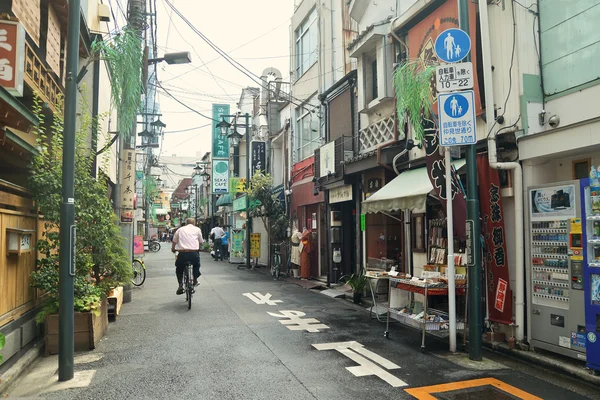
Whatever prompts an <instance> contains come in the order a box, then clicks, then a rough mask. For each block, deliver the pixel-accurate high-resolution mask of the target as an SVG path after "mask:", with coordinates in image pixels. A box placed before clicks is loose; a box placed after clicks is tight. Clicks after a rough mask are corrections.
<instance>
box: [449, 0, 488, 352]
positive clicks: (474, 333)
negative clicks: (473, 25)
mask: <svg viewBox="0 0 600 400" xmlns="http://www.w3.org/2000/svg"><path fill="white" fill-rule="evenodd" d="M458 25H459V28H460V29H461V30H463V31H464V32H466V33H467V34H469V32H470V30H469V0H458ZM473 47H475V45H473ZM465 61H467V62H468V61H471V54H470V53H469V55H468V56H467V57H466V58H465ZM486 107H493V104H486ZM476 146H477V145H475V144H471V145H467V146H466V147H467V151H466V153H467V154H466V155H467V233H470V242H468V243H467V246H468V247H469V248H470V249H471V255H472V257H473V264H472V265H469V266H468V269H469V271H468V285H469V286H468V287H469V299H468V302H469V304H468V305H469V307H468V310H469V358H470V359H471V360H475V361H481V333H482V332H481V316H482V310H481V244H480V242H479V237H480V235H481V233H480V232H481V227H480V224H479V195H478V193H477V147H476ZM467 236H469V235H467Z"/></svg>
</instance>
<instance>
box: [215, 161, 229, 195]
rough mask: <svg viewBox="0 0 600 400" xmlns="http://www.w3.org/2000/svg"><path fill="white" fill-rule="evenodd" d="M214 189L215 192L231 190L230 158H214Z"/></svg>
mask: <svg viewBox="0 0 600 400" xmlns="http://www.w3.org/2000/svg"><path fill="white" fill-rule="evenodd" d="M212 189H213V190H212V191H213V193H227V192H229V160H216V159H213V161H212Z"/></svg>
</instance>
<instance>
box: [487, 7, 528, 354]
mask: <svg viewBox="0 0 600 400" xmlns="http://www.w3.org/2000/svg"><path fill="white" fill-rule="evenodd" d="M479 18H480V22H479V23H480V28H481V42H482V56H483V78H484V86H485V104H486V107H485V113H486V121H487V124H486V126H487V128H486V130H487V131H488V132H489V129H490V127H491V126H493V125H494V122H495V116H494V93H493V86H494V85H493V82H492V59H491V46H490V31H489V18H488V6H487V2H485V1H480V2H479ZM488 157H489V161H490V166H491V167H492V168H493V169H502V170H512V171H513V179H514V196H515V254H516V263H515V285H516V293H515V297H516V301H515V325H516V329H515V339H516V340H517V342H522V341H523V338H524V330H525V329H524V328H525V281H524V280H525V265H524V258H523V251H524V246H523V240H524V232H523V218H524V216H523V169H522V168H521V164H520V163H519V162H498V155H497V149H496V132H495V131H492V132H490V135H489V137H488Z"/></svg>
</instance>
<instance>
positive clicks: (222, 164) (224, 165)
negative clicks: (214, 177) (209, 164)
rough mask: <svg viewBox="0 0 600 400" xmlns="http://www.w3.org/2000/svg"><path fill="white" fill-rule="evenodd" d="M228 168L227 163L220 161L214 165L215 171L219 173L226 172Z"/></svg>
mask: <svg viewBox="0 0 600 400" xmlns="http://www.w3.org/2000/svg"><path fill="white" fill-rule="evenodd" d="M227 170H228V168H227V163H226V162H223V161H220V162H217V165H215V172H217V173H219V174H224V173H225V172H227Z"/></svg>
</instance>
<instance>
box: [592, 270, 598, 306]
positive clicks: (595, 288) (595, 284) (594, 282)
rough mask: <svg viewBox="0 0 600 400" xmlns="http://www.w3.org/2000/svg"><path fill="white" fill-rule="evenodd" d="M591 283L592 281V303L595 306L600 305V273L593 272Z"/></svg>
mask: <svg viewBox="0 0 600 400" xmlns="http://www.w3.org/2000/svg"><path fill="white" fill-rule="evenodd" d="M590 278H591V279H590V281H591V282H590V283H591V286H592V287H591V290H590V294H591V296H590V297H591V300H592V304H593V305H595V306H600V275H599V274H591V275H590Z"/></svg>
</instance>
